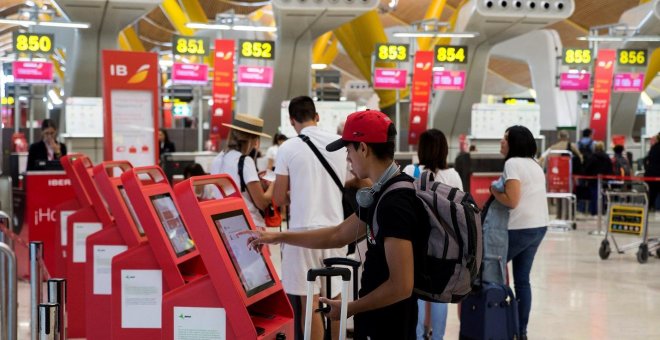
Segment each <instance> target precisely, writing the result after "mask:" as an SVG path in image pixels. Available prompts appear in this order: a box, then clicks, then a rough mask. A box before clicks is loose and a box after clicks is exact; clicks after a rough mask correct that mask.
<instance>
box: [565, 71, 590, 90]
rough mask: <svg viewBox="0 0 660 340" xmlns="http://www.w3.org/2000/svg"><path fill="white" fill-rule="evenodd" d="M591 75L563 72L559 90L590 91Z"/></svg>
mask: <svg viewBox="0 0 660 340" xmlns="http://www.w3.org/2000/svg"><path fill="white" fill-rule="evenodd" d="M590 84H591V74H590V73H568V72H563V73H562V74H561V77H560V78H559V89H560V90H562V91H589V85H590Z"/></svg>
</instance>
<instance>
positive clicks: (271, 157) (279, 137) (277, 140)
mask: <svg viewBox="0 0 660 340" xmlns="http://www.w3.org/2000/svg"><path fill="white" fill-rule="evenodd" d="M286 140H287V138H286V136H285V135H283V134H281V133H279V132H278V133H276V134H275V136H273V145H271V146H270V147H269V148H268V150H266V160H267V161H268V163H267V164H266V170H275V159H276V158H277V150H279V148H280V145H282V143H284V142H285V141H286Z"/></svg>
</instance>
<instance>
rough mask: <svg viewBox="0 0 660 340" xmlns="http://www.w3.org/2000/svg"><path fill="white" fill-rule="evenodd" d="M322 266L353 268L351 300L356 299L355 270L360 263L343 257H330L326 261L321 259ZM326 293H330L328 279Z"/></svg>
mask: <svg viewBox="0 0 660 340" xmlns="http://www.w3.org/2000/svg"><path fill="white" fill-rule="evenodd" d="M323 265H324V266H326V267H332V266H337V265H339V266H347V267H351V268H353V300H357V299H358V275H357V270H358V268H360V265H362V263H361V262H360V261H356V260H353V259H348V258H345V257H330V258H327V259H323ZM327 286H328V288H327V289H328V291H329V292H331V291H332V289H331V287H332V286H331V284H330V279H329V278H328V283H327Z"/></svg>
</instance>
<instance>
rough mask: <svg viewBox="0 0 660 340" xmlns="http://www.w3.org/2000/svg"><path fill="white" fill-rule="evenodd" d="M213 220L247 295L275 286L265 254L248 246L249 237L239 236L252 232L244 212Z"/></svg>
mask: <svg viewBox="0 0 660 340" xmlns="http://www.w3.org/2000/svg"><path fill="white" fill-rule="evenodd" d="M211 219H212V220H213V223H214V224H215V227H216V228H217V229H218V233H220V237H222V241H223V243H224V245H225V248H227V252H228V253H229V257H230V258H231V262H232V264H233V265H234V269H235V270H236V274H237V275H238V277H239V279H240V280H241V284H242V285H243V289H245V294H246V295H247V296H248V297H250V296H252V295H254V294H256V293H258V292H260V291H262V290H264V289H266V288H268V287H271V286H273V285H274V284H275V280H274V279H273V276H272V275H271V273H270V271H269V270H268V266H267V265H266V260H265V259H264V256H263V254H262V253H260V252H257V251H254V250H251V249H249V248H248V247H247V246H246V244H247V239H248V235H240V236H239V235H238V234H239V233H240V232H242V231H249V230H250V226H249V224H248V222H247V219H246V218H245V214H244V213H243V210H236V211H231V212H226V213H221V214H217V215H213V216H211Z"/></svg>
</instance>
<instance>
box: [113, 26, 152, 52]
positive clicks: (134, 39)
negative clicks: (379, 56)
mask: <svg viewBox="0 0 660 340" xmlns="http://www.w3.org/2000/svg"><path fill="white" fill-rule="evenodd" d="M117 39H118V41H119V48H120V49H121V50H123V51H136V52H144V51H145V50H146V49H145V48H144V45H143V44H142V40H140V38H139V37H138V35H137V33H135V29H134V28H133V26H128V27H126V28H124V29H123V30H122V31H121V32H119V36H118V37H117Z"/></svg>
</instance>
